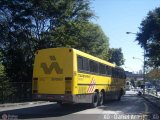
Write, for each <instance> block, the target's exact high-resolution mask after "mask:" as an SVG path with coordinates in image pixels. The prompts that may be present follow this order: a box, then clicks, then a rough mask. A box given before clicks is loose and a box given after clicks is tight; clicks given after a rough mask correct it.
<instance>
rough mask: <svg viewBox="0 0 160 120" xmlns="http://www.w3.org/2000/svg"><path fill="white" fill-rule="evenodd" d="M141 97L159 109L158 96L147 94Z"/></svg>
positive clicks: (159, 99)
mask: <svg viewBox="0 0 160 120" xmlns="http://www.w3.org/2000/svg"><path fill="white" fill-rule="evenodd" d="M142 97H143V98H144V99H146V100H147V101H149V102H151V103H152V104H153V105H155V106H157V107H158V108H159V109H160V98H158V97H155V96H153V95H149V94H145V95H142Z"/></svg>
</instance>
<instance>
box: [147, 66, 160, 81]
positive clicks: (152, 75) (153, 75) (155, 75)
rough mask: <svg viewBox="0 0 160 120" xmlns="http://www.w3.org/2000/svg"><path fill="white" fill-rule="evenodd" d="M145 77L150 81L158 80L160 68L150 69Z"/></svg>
mask: <svg viewBox="0 0 160 120" xmlns="http://www.w3.org/2000/svg"><path fill="white" fill-rule="evenodd" d="M147 77H148V79H151V80H160V68H154V69H151V70H150V71H149V72H148V73H147Z"/></svg>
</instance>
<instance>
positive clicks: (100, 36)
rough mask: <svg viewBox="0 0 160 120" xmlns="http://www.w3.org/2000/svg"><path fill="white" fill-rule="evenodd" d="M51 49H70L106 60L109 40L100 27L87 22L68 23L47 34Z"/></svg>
mask: <svg viewBox="0 0 160 120" xmlns="http://www.w3.org/2000/svg"><path fill="white" fill-rule="evenodd" d="M47 34H48V35H47V40H49V41H52V43H54V44H53V45H52V47H57V46H58V47H59V46H63V47H71V48H76V49H78V50H81V51H84V52H87V53H89V54H92V55H94V56H97V57H99V58H102V59H105V60H107V55H108V49H109V42H108V41H109V40H108V38H107V37H106V35H105V34H104V32H103V31H102V29H101V28H100V26H98V25H96V24H93V23H90V22H88V21H81V22H76V21H70V22H69V23H68V24H65V25H63V26H60V27H57V28H56V30H54V31H50V32H48V33H47Z"/></svg>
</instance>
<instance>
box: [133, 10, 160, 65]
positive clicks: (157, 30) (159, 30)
mask: <svg viewBox="0 0 160 120" xmlns="http://www.w3.org/2000/svg"><path fill="white" fill-rule="evenodd" d="M139 29H140V31H139V33H137V38H136V40H137V41H138V42H139V44H140V45H141V47H143V48H144V49H145V52H146V53H145V55H146V57H147V58H148V65H149V66H154V67H158V66H160V7H159V8H156V9H155V10H153V11H150V12H149V13H148V14H147V17H146V18H145V19H144V20H143V21H142V22H141V27H140V28H139Z"/></svg>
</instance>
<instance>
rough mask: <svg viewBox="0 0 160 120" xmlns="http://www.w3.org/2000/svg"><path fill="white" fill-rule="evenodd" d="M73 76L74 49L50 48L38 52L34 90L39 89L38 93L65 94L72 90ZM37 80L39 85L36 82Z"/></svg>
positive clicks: (34, 74)
mask: <svg viewBox="0 0 160 120" xmlns="http://www.w3.org/2000/svg"><path fill="white" fill-rule="evenodd" d="M72 78H73V52H72V50H71V51H70V49H60V48H50V49H44V50H39V51H38V52H37V53H36V57H35V64H34V70H33V90H34V89H37V93H38V94H65V92H66V91H72V90H71V89H72V86H71V83H72ZM35 81H37V85H35V84H34V83H35ZM35 86H36V87H37V88H35Z"/></svg>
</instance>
